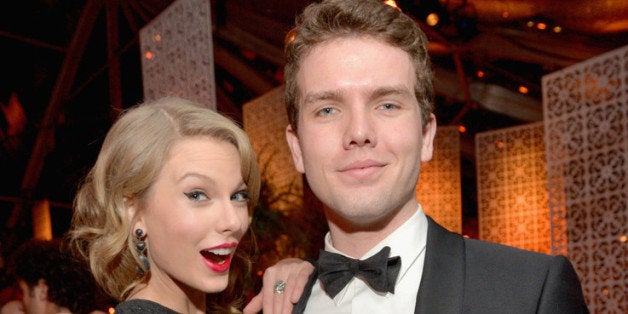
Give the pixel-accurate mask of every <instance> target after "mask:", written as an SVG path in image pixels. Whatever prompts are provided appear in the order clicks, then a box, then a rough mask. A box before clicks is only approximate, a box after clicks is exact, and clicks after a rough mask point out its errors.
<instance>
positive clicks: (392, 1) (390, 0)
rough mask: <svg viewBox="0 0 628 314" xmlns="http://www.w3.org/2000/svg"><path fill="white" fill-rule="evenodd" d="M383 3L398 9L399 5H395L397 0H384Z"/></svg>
mask: <svg viewBox="0 0 628 314" xmlns="http://www.w3.org/2000/svg"><path fill="white" fill-rule="evenodd" d="M384 3H386V4H387V5H389V6H391V7H393V8H396V9H399V6H397V1H395V0H386V1H384Z"/></svg>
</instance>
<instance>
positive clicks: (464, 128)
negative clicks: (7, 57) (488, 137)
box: [458, 124, 467, 133]
mask: <svg viewBox="0 0 628 314" xmlns="http://www.w3.org/2000/svg"><path fill="white" fill-rule="evenodd" d="M458 132H460V133H464V132H467V127H466V126H464V125H463V124H461V125H459V126H458Z"/></svg>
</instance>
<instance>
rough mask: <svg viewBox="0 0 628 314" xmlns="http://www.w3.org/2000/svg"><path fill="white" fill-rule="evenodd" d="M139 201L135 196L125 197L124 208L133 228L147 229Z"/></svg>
mask: <svg viewBox="0 0 628 314" xmlns="http://www.w3.org/2000/svg"><path fill="white" fill-rule="evenodd" d="M138 203H139V202H138V201H137V199H135V198H130V197H126V196H125V197H124V209H125V211H126V219H127V222H128V223H129V225H130V226H131V230H133V232H135V230H136V229H142V230H144V231H146V230H145V229H146V228H145V226H144V220H143V217H142V214H141V211H140V208H139V204H138Z"/></svg>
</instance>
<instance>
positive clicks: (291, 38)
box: [287, 33, 297, 43]
mask: <svg viewBox="0 0 628 314" xmlns="http://www.w3.org/2000/svg"><path fill="white" fill-rule="evenodd" d="M295 37H297V34H295V33H291V34H290V37H288V39H287V42H288V43H291V42H292V41H294V38H295Z"/></svg>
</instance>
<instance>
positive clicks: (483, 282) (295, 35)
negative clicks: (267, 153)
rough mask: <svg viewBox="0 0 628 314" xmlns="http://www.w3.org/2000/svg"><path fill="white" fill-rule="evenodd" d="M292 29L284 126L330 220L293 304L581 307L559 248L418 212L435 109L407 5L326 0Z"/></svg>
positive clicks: (423, 46)
mask: <svg viewBox="0 0 628 314" xmlns="http://www.w3.org/2000/svg"><path fill="white" fill-rule="evenodd" d="M287 38H288V40H287V42H286V57H287V60H286V61H287V65H286V70H285V78H286V106H287V109H288V115H289V119H290V125H289V126H288V127H287V129H286V138H287V141H288V144H289V146H290V149H291V152H292V156H293V160H294V164H295V166H296V169H297V170H298V171H299V172H301V173H304V174H305V176H306V178H307V180H308V183H309V186H310V187H311V189H312V191H313V192H314V194H315V195H316V196H317V197H318V198H319V199H320V200H321V201H322V202H323V204H324V205H325V215H326V218H327V222H328V225H329V233H328V234H327V236H326V237H325V252H321V256H320V257H319V260H318V261H317V265H316V269H315V271H314V274H313V275H312V276H311V277H310V279H311V280H310V282H309V283H308V285H307V286H306V289H305V292H304V293H303V295H302V297H301V299H300V301H299V303H298V304H297V305H296V306H295V312H297V313H301V312H305V313H580V312H587V308H586V305H585V303H584V299H583V295H582V290H581V287H580V282H579V280H578V277H577V275H576V273H575V271H574V269H573V267H572V266H571V264H570V263H569V261H568V260H567V259H566V258H564V257H562V256H554V257H553V256H548V255H543V254H538V253H533V252H528V251H523V250H519V249H515V248H510V247H506V246H501V245H497V244H492V243H487V242H481V241H477V240H471V239H464V238H463V237H461V236H460V235H458V234H453V233H450V232H448V231H446V230H445V229H444V228H442V227H441V226H439V225H438V224H437V223H436V222H434V221H433V220H432V219H430V218H429V217H427V216H426V215H425V214H424V213H423V210H422V208H421V205H420V204H419V203H418V201H417V199H416V194H415V186H416V183H417V180H418V178H419V172H420V169H421V163H422V162H426V161H428V160H430V159H431V157H432V150H433V145H432V144H433V139H434V134H435V132H436V118H435V117H434V115H433V114H432V103H433V87H432V79H433V74H432V71H431V69H430V61H429V57H428V54H427V40H426V37H425V35H424V34H423V33H422V32H421V31H420V30H419V28H418V27H417V26H416V24H415V23H414V21H413V20H412V19H411V18H409V17H408V16H406V15H404V14H403V13H402V12H400V11H399V10H398V9H396V8H393V7H390V6H388V5H386V4H384V3H382V2H381V1H379V0H331V1H324V2H322V3H319V4H312V5H310V6H309V7H307V8H306V9H305V11H304V12H303V14H302V15H301V16H300V17H299V18H298V19H297V25H296V27H295V28H294V29H293V30H292V31H291V33H289V34H288V37H287ZM337 254H339V255H341V256H346V257H350V258H353V259H359V260H362V262H358V261H356V260H353V261H351V260H348V259H347V260H343V258H342V257H338V255H337ZM389 258H390V259H389ZM364 260H369V261H373V260H382V261H383V268H376V267H377V266H374V265H373V264H372V263H366V262H364ZM386 267H387V268H386ZM388 273H390V274H391V275H392V276H391V277H386V276H385V275H386V274H388ZM372 274H375V276H373V277H375V279H374V280H371V279H370V277H372V276H371V275H372ZM334 275H337V276H336V277H334ZM289 285H290V282H287V284H286V283H285V282H284V284H282V285H279V286H278V287H279V288H278V290H277V292H278V293H281V291H282V289H283V287H284V286H289Z"/></svg>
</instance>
